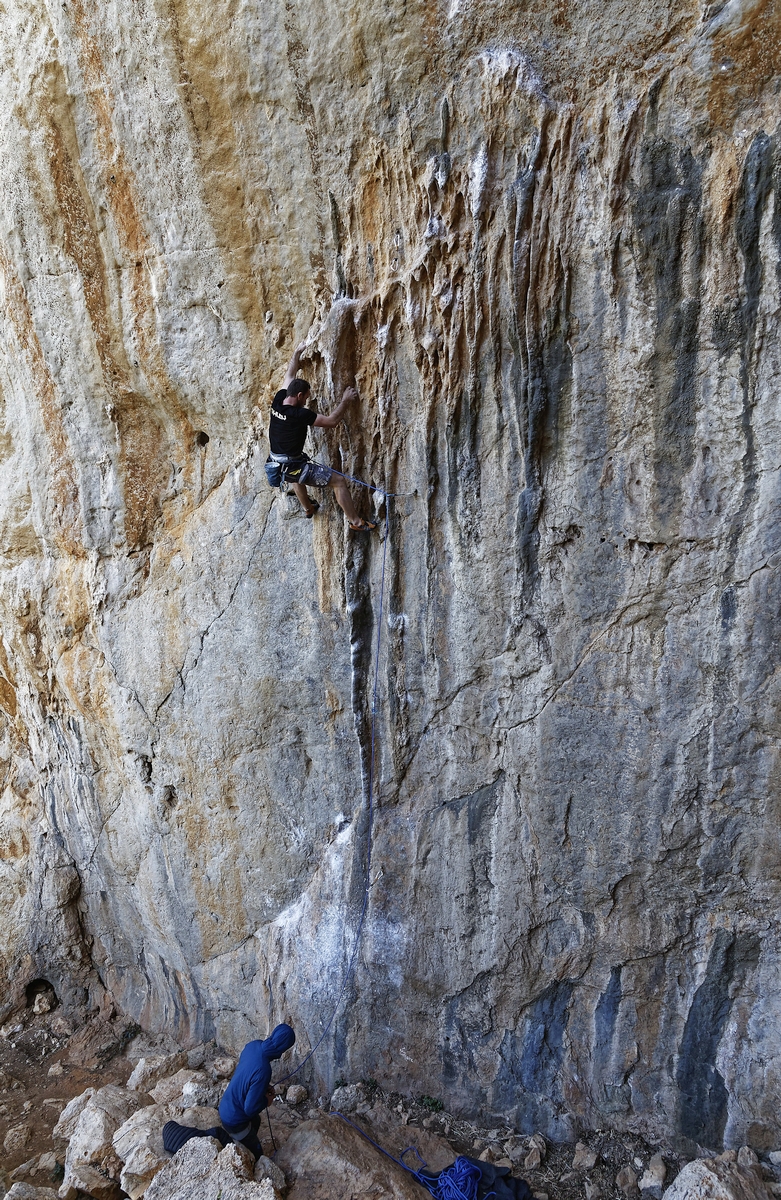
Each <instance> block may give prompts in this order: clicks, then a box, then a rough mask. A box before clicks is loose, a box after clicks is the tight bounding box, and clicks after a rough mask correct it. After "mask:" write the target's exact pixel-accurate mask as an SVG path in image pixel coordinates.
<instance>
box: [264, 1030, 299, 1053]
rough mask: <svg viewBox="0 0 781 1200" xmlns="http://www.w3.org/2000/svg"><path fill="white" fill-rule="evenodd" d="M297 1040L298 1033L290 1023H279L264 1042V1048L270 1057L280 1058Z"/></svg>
mask: <svg viewBox="0 0 781 1200" xmlns="http://www.w3.org/2000/svg"><path fill="white" fill-rule="evenodd" d="M295 1040H296V1035H295V1034H294V1033H293V1030H292V1029H291V1028H290V1026H289V1025H277V1027H276V1029H274V1030H273V1031H272V1033H271V1036H270V1037H267V1038H266V1040H265V1042H264V1043H263V1049H264V1050H265V1051H266V1053H267V1054H268V1056H269V1058H279V1057H280V1055H282V1054H284V1053H285V1051H286V1050H289V1049H290V1047H291V1046H292V1045H293V1043H294V1042H295Z"/></svg>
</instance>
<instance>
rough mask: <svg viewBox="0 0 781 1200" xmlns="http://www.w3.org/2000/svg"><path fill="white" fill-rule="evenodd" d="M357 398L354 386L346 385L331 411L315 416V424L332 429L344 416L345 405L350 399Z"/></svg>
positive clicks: (319, 427) (320, 427) (321, 427)
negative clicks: (324, 414) (325, 414)
mask: <svg viewBox="0 0 781 1200" xmlns="http://www.w3.org/2000/svg"><path fill="white" fill-rule="evenodd" d="M357 399H358V393H357V392H356V390H355V388H353V387H346V388H345V389H344V392H343V393H342V398H341V400H340V401H339V403H338V404H337V406H336V408H335V409H334V410H333V412H330V413H329V414H328V416H323V415H322V414H320V415H318V416H317V417H315V425H317V427H318V429H333V428H334V426H335V425H339V424H340V422H341V421H342V419H343V417H344V411H345V409H346V408H347V405H348V404H349V403H350V402H351V401H352V400H357Z"/></svg>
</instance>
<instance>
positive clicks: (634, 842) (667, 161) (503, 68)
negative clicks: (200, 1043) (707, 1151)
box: [0, 0, 781, 1148]
mask: <svg viewBox="0 0 781 1200" xmlns="http://www.w3.org/2000/svg"><path fill="white" fill-rule="evenodd" d="M780 30H781V13H779V10H778V6H777V4H775V3H773V2H772V0H729V2H728V3H726V4H722V3H717V4H715V5H710V6H706V7H704V8H703V7H699V6H697V5H696V4H693V3H686V4H685V5H684V6H683V8H681V6H680V5H672V4H664V3H658V2H656V3H652V4H650V5H647V6H641V5H629V4H624V3H622V2H621V0H609V2H608V3H600V4H596V3H594V4H590V3H586V4H579V5H577V6H576V5H573V4H570V3H567V2H566V0H565V2H562V3H558V2H557V3H554V0H536V2H534V3H531V4H529V5H527V6H525V7H524V8H519V7H518V6H516V5H513V4H511V3H509V0H491V2H490V3H483V4H477V3H474V2H473V0H472V2H470V0H439V2H438V3H434V2H433V0H417V2H416V3H410V2H409V0H407V2H406V3H405V2H403V0H391V2H389V3H385V4H379V3H375V2H374V0H372V2H371V3H364V4H362V5H358V6H354V7H353V8H350V7H349V6H345V5H335V4H333V3H331V2H330V0H326V2H325V3H320V4H318V5H310V4H305V3H303V0H297V2H296V3H289V2H288V3H285V4H282V3H277V2H276V0H269V2H263V3H261V2H260V0H220V2H217V3H215V2H214V0H212V2H211V3H209V4H208V5H207V4H205V3H201V2H200V0H157V2H153V0H135V2H134V3H133V4H129V3H127V2H126V0H111V2H106V3H101V4H99V5H98V4H88V3H87V2H86V0H65V2H64V3H61V2H60V0H57V3H55V2H54V0H48V2H46V3H44V2H43V0H37V2H36V3H32V2H29V3H25V2H24V0H8V2H7V3H6V4H5V5H4V7H3V8H2V10H1V11H0V55H1V58H0V88H1V89H2V94H3V96H4V98H5V103H4V105H3V106H2V109H1V110H0V146H1V147H2V152H3V154H2V158H3V164H4V166H3V173H2V181H1V182H0V299H1V303H0V321H1V322H2V324H1V326H0V330H1V332H0V337H1V338H2V354H1V355H0V386H1V388H2V396H1V399H0V403H1V405H2V420H1V422H0V425H1V429H2V432H1V436H0V454H1V455H2V467H1V468H0V634H1V640H0V706H1V707H2V713H3V719H2V742H1V743H0V745H1V746H2V764H3V765H2V788H3V791H2V796H1V797H0V901H2V905H3V911H4V914H5V920H4V922H3V927H2V931H0V957H1V958H2V962H3V966H4V967H5V969H6V970H7V973H8V977H9V978H10V979H11V980H12V987H11V991H10V994H9V995H8V997H7V999H6V1002H5V1005H6V1006H5V1009H4V1010H3V1011H4V1012H8V1011H9V1010H10V1008H11V1006H12V1005H13V1004H14V1003H15V1002H17V1001H18V999H19V998H20V997H21V996H22V995H23V993H24V987H25V985H26V984H27V983H28V982H29V981H30V980H31V979H32V978H35V977H37V976H45V977H46V978H48V979H50V980H52V982H54V983H55V986H56V987H57V989H58V992H59V994H60V995H61V997H62V998H63V1000H64V1001H65V1002H66V1003H67V1004H68V1005H69V1006H71V1007H73V1008H75V1009H84V1008H85V1007H87V1006H89V1005H90V1004H95V1003H97V1002H98V1001H99V1000H100V998H101V996H102V995H103V994H104V993H105V992H106V991H108V992H109V993H110V994H111V995H112V996H113V997H114V999H115V1001H116V1003H117V1004H118V1005H119V1006H120V1007H121V1008H122V1009H123V1010H124V1011H125V1012H126V1013H127V1014H128V1015H130V1016H132V1017H133V1018H134V1019H136V1020H138V1021H139V1022H140V1023H141V1024H142V1025H144V1026H146V1027H149V1028H154V1029H162V1028H166V1029H169V1030H171V1031H173V1032H175V1033H176V1034H177V1036H179V1037H181V1038H182V1039H186V1038H188V1037H192V1038H195V1037H203V1036H211V1035H216V1036H217V1037H218V1038H219V1039H220V1040H221V1041H222V1042H223V1043H224V1044H227V1045H232V1046H239V1045H240V1044H241V1043H242V1041H243V1039H245V1038H246V1037H248V1036H252V1035H254V1034H256V1033H257V1032H260V1033H261V1034H262V1033H264V1032H265V1030H266V1026H267V1022H268V1021H273V1020H277V1019H281V1018H285V1017H287V1018H290V1019H291V1020H292V1021H293V1022H294V1024H295V1025H296V1027H297V1029H298V1030H299V1033H300V1043H301V1045H302V1046H303V1047H304V1048H306V1045H307V1040H308V1042H309V1044H313V1043H314V1042H315V1041H316V1040H317V1038H318V1037H320V1035H321V1033H322V1032H323V1030H324V1028H325V1026H326V1023H327V1021H328V1018H329V1016H330V1014H331V1011H332V1008H333V1005H334V1003H335V1002H336V1000H337V998H338V997H339V995H340V990H341V989H342V987H343V985H344V987H345V991H344V996H343V999H342V1003H341V1006H340V1008H339V1013H338V1015H337V1018H336V1020H335V1021H334V1023H333V1025H332V1026H331V1027H330V1029H329V1030H328V1032H327V1033H326V1036H325V1039H324V1041H323V1044H322V1046H321V1048H320V1050H319V1051H318V1054H317V1056H316V1057H315V1059H314V1060H313V1062H312V1064H311V1065H310V1066H309V1067H308V1070H309V1071H311V1072H313V1073H314V1074H315V1076H316V1078H317V1080H318V1082H320V1083H322V1084H325V1085H327V1084H330V1083H332V1082H333V1079H334V1078H335V1077H336V1076H337V1075H339V1074H349V1075H353V1076H360V1075H364V1076H366V1075H373V1076H375V1077H376V1078H377V1079H379V1080H381V1081H382V1082H383V1083H384V1084H385V1085H388V1086H391V1085H392V1086H396V1087H398V1088H399V1089H401V1090H404V1091H413V1092H414V1091H426V1092H429V1093H441V1094H443V1095H446V1096H447V1098H448V1104H449V1106H452V1107H454V1108H459V1107H460V1108H461V1109H462V1110H463V1111H468V1112H472V1113H474V1112H477V1111H478V1110H479V1111H481V1112H483V1113H490V1114H496V1117H497V1119H501V1120H504V1119H505V1118H507V1119H511V1120H512V1121H513V1122H515V1123H516V1124H517V1125H518V1126H519V1127H520V1128H522V1129H525V1130H531V1129H532V1128H542V1129H544V1130H545V1131H546V1132H547V1133H548V1134H549V1135H551V1136H553V1137H566V1136H568V1135H569V1134H571V1133H572V1132H574V1130H575V1128H576V1126H577V1125H578V1124H582V1125H585V1126H588V1125H593V1126H596V1127H605V1126H611V1125H612V1126H615V1127H617V1128H632V1129H635V1130H637V1131H639V1132H641V1133H643V1134H645V1135H646V1136H648V1137H650V1138H652V1139H653V1138H662V1137H664V1138H666V1139H674V1140H677V1141H678V1142H679V1143H680V1144H682V1145H687V1146H692V1145H694V1144H695V1143H700V1144H704V1145H708V1146H720V1145H722V1144H725V1143H726V1144H741V1143H742V1142H744V1141H749V1142H751V1143H752V1144H753V1145H755V1146H756V1147H757V1148H767V1147H769V1146H770V1145H771V1144H772V1145H774V1146H775V1145H777V1143H778V1136H779V1118H778V1112H777V1105H776V1103H775V1095H776V1092H777V1090H778V1087H779V1083H780V1082H781V1038H779V1033H778V1029H779V1020H778V1017H779V1012H778V1008H779V1001H778V988H777V986H776V981H777V978H778V966H779V964H778V956H779V924H778V900H779V879H780V877H781V873H780V871H779V861H780V858H779V787H778V746H779V722H778V703H779V684H778V678H779V657H778V656H779V651H778V647H777V638H776V637H775V626H776V622H777V615H778V609H779V577H778V569H777V567H778V562H779V552H780V550H781V533H780V531H779V522H778V502H779V467H780V466H781V462H780V455H781V429H780V428H779V419H778V405H777V401H776V387H777V379H778V374H779V353H780V352H779V348H778V345H777V340H778V339H777V337H776V336H775V335H776V331H777V327H778V320H777V317H778V304H779V297H778V293H779V253H780V251H781V216H779V214H778V213H777V212H776V196H777V194H778V190H779V183H781V155H780V152H779V146H778V142H777V137H776V128H777V125H778V121H779V111H780V110H781V101H780V100H779V97H778V87H777V79H778V71H779V61H778V59H779V53H780V52H779V32H780ZM303 337H306V338H307V340H308V343H309V359H308V361H307V362H306V364H305V366H306V371H305V373H307V374H308V376H309V378H310V379H312V380H313V382H314V384H315V391H316V392H317V394H318V396H319V397H320V398H321V404H322V406H323V409H324V410H327V409H328V408H329V406H330V405H331V404H332V403H333V399H334V396H338V394H339V393H340V392H341V389H342V388H343V386H344V385H345V384H346V383H348V382H352V380H353V378H354V379H355V380H356V382H357V385H358V387H359V389H360V393H361V400H360V403H359V404H358V405H357V406H355V408H354V409H353V410H352V411H351V412H350V414H349V417H348V420H347V422H346V423H345V424H344V425H343V426H341V427H340V428H339V429H338V430H336V431H334V432H328V433H323V432H320V431H318V432H316V433H315V435H314V448H315V450H316V452H317V453H318V455H320V456H321V457H323V459H324V460H326V461H331V462H332V463H334V464H335V465H338V466H339V467H340V468H341V469H342V470H345V471H348V472H350V473H353V472H354V473H356V474H357V475H359V476H361V477H363V478H367V479H371V480H372V481H374V482H376V483H378V484H381V485H382V486H384V487H386V488H387V489H389V490H392V491H394V492H399V493H411V494H407V495H404V496H400V497H399V498H398V499H395V500H393V501H391V502H390V508H389V540H388V543H387V550H388V556H387V582H386V591H385V598H384V610H383V614H382V621H381V623H380V622H379V600H380V583H381V568H382V560H383V559H382V556H383V546H382V543H381V542H380V540H379V539H377V538H355V537H352V536H350V535H348V534H347V532H346V530H345V528H344V525H343V521H342V518H341V514H340V513H339V511H338V510H337V509H336V508H335V506H334V504H333V502H332V501H329V502H328V503H327V505H326V506H325V509H324V511H323V513H322V514H321V515H320V516H318V517H317V519H316V520H315V521H313V522H311V523H310V522H306V521H304V520H303V519H301V517H300V515H299V513H298V511H297V506H296V504H295V503H293V502H292V501H287V500H285V499H284V498H283V497H280V496H279V495H278V494H276V493H274V492H272V491H270V490H269V489H268V488H267V487H266V484H265V478H264V473H263V461H264V459H265V456H266V445H265V439H264V429H265V423H266V419H267V410H268V404H269V401H270V397H271V394H272V391H273V389H274V387H275V386H277V385H278V383H279V381H280V380H281V377H282V375H283V374H284V370H285V364H286V362H287V359H288V358H289V355H290V353H291V351H292V348H293V346H294V345H295V344H296V342H297V340H298V339H300V338H303ZM360 502H361V504H362V506H363V507H364V511H369V506H370V505H372V506H373V508H374V510H376V511H378V512H379V513H380V515H381V516H383V517H384V512H385V510H384V507H383V505H382V499H381V497H378V496H377V495H376V494H375V495H374V496H372V497H370V496H369V494H367V493H364V494H363V495H362V496H361V497H360ZM378 624H380V629H379V630H378ZM378 632H381V634H382V639H383V641H382V648H381V654H380V676H379V693H378V705H377V714H376V735H377V769H376V791H375V799H376V808H375V813H374V827H373V828H374V841H373V859H372V871H371V879H370V889H369V900H368V908H367V916H366V922H365V925H364V927H363V934H362V939H361V944H360V951H359V953H358V956H357V959H356V961H355V971H354V974H350V975H349V976H348V975H346V974H345V973H346V971H347V966H348V962H349V960H350V956H351V953H352V948H353V939H354V934H355V930H356V927H357V922H358V916H359V912H360V908H361V903H362V898H363V889H364V879H365V863H366V846H367V810H366V800H367V778H368V766H369V754H370V722H371V680H372V668H373V654H374V647H375V645H376V637H377V634H378ZM345 980H346V983H345ZM2 1015H3V1014H2V1012H0V1017H2Z"/></svg>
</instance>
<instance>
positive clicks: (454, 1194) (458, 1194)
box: [330, 1110, 496, 1200]
mask: <svg viewBox="0 0 781 1200" xmlns="http://www.w3.org/2000/svg"><path fill="white" fill-rule="evenodd" d="M330 1115H331V1116H332V1117H339V1119H340V1120H341V1121H344V1122H345V1124H347V1125H350V1126H351V1127H352V1128H353V1129H355V1130H357V1132H358V1133H360V1135H361V1137H362V1138H365V1139H366V1141H367V1142H371V1144H372V1146H374V1148H375V1149H376V1150H379V1152H380V1154H384V1155H385V1157H386V1158H389V1159H390V1160H391V1162H394V1163H396V1166H397V1167H401V1168H402V1169H403V1170H405V1171H406V1172H407V1173H408V1174H409V1175H411V1176H412V1178H413V1179H417V1181H418V1183H419V1184H421V1185H422V1186H423V1187H424V1188H425V1189H426V1190H427V1191H428V1192H429V1193H430V1194H431V1195H432V1196H433V1197H434V1200H477V1185H478V1183H479V1182H480V1179H481V1178H482V1172H481V1170H480V1168H479V1167H478V1165H477V1163H475V1162H474V1161H473V1160H472V1159H469V1158H465V1157H464V1156H463V1155H459V1157H458V1158H457V1159H456V1161H455V1162H454V1163H453V1165H452V1166H450V1167H446V1168H445V1170H444V1171H439V1172H438V1173H437V1174H436V1175H432V1174H430V1173H429V1172H427V1171H425V1170H424V1169H423V1168H424V1167H425V1166H426V1163H425V1160H424V1159H422V1158H421V1157H420V1154H419V1153H418V1151H417V1149H416V1148H415V1146H407V1149H406V1150H402V1152H401V1154H400V1155H399V1157H398V1158H395V1157H394V1156H393V1155H392V1154H390V1153H389V1152H388V1151H387V1150H386V1149H385V1148H384V1147H383V1146H381V1145H380V1144H379V1142H375V1140H374V1138H372V1137H369V1135H368V1133H366V1132H365V1131H364V1130H363V1129H361V1127H360V1125H356V1124H355V1122H354V1121H351V1120H350V1118H349V1117H346V1116H345V1115H344V1113H340V1112H337V1111H335V1110H332V1111H331V1114H330ZM410 1151H412V1153H413V1154H415V1155H416V1156H417V1158H418V1161H419V1162H420V1164H421V1165H420V1167H419V1168H418V1170H417V1171H414V1170H413V1169H412V1167H408V1166H407V1164H406V1163H405V1162H404V1155H405V1154H409V1152H410ZM495 1195H496V1192H486V1193H485V1196H484V1197H483V1200H490V1197H491V1196H495Z"/></svg>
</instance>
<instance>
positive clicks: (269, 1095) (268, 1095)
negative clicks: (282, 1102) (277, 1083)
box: [266, 1087, 277, 1104]
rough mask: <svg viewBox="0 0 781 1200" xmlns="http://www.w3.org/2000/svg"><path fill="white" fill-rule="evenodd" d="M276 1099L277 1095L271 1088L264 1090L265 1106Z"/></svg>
mask: <svg viewBox="0 0 781 1200" xmlns="http://www.w3.org/2000/svg"><path fill="white" fill-rule="evenodd" d="M276 1098H277V1093H276V1092H275V1091H274V1089H273V1087H270V1088H266V1104H273V1103H274V1101H275V1100H276Z"/></svg>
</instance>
